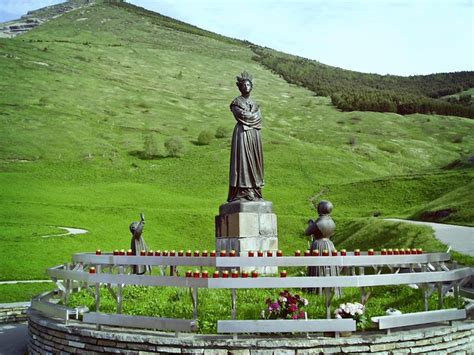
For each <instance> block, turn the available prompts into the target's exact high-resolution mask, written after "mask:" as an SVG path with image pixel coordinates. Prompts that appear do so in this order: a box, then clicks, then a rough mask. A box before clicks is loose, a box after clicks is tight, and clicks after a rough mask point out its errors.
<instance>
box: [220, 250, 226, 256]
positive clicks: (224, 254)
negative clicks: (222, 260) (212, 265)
mask: <svg viewBox="0 0 474 355" xmlns="http://www.w3.org/2000/svg"><path fill="white" fill-rule="evenodd" d="M219 256H227V251H226V250H224V249H222V250H221V251H220V252H219Z"/></svg>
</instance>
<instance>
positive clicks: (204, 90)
mask: <svg viewBox="0 0 474 355" xmlns="http://www.w3.org/2000/svg"><path fill="white" fill-rule="evenodd" d="M169 21H170V20H169V19H168V18H163V17H160V16H157V17H153V16H152V15H151V14H150V13H146V14H144V12H143V10H141V9H137V8H135V7H133V6H130V5H127V6H125V7H124V6H116V5H114V6H111V5H107V4H102V5H95V6H92V7H88V8H87V9H82V10H75V11H71V12H69V13H67V14H65V15H63V16H61V17H59V18H56V19H54V20H52V21H50V22H48V23H46V24H44V25H42V26H40V27H38V28H36V29H35V30H33V31H31V32H29V33H27V34H26V35H23V36H20V37H17V38H15V39H11V40H0V71H1V72H2V81H1V82H0V90H1V92H2V93H3V94H2V95H1V96H0V124H1V130H0V141H1V142H2V143H1V145H0V196H1V200H2V204H1V207H0V230H1V232H0V236H1V238H0V244H1V248H0V280H12V279H42V278H44V277H45V272H44V270H45V268H47V267H50V266H53V265H56V264H59V263H64V262H67V261H69V260H70V255H71V254H72V253H74V252H79V251H92V250H95V249H97V248H100V249H102V250H105V251H110V250H112V249H117V248H119V249H120V248H126V249H128V247H129V242H130V236H129V232H128V225H129V223H130V222H131V221H133V220H136V219H137V218H138V215H139V213H140V212H144V213H145V215H146V218H147V225H146V227H145V233H144V236H145V239H146V241H147V243H148V245H149V246H150V247H151V248H153V249H158V248H159V249H166V248H168V249H180V248H191V249H194V248H198V249H204V248H207V249H213V247H214V216H215V215H216V214H217V213H218V207H219V205H220V204H222V203H224V202H225V199H226V195H227V184H228V180H227V179H228V164H229V155H230V132H231V130H232V128H233V126H234V119H233V117H232V115H231V113H230V111H229V108H228V105H229V103H230V102H231V100H232V99H233V98H234V97H235V96H237V95H238V91H237V89H236V87H235V76H236V75H237V74H239V73H240V72H241V71H243V70H247V71H249V72H250V73H252V74H253V75H254V77H255V83H254V84H255V87H254V94H253V95H254V97H255V99H256V100H257V101H258V102H259V103H260V104H261V107H262V112H263V116H264V125H265V127H264V131H263V137H264V138H263V139H264V155H265V174H266V187H265V189H264V197H265V198H266V199H268V200H271V201H273V203H274V206H275V212H276V213H277V215H278V227H279V237H280V246H281V248H282V249H283V250H284V251H285V252H287V253H289V252H290V251H292V250H294V249H296V248H299V249H301V248H305V247H306V245H307V239H305V237H303V236H302V232H303V230H304V228H305V223H306V221H307V219H308V218H309V217H314V215H315V211H314V208H313V207H312V203H311V201H312V199H314V198H316V199H318V198H319V199H321V198H328V199H331V200H332V201H333V202H334V204H335V211H334V218H335V220H336V222H337V223H338V226H339V227H338V228H339V229H338V233H339V235H340V236H344V235H346V234H345V233H347V231H350V230H351V228H352V227H351V226H353V223H362V222H363V223H368V221H370V219H369V218H370V217H371V216H373V215H374V212H376V211H379V212H381V215H382V216H398V217H408V216H411V215H413V214H414V213H415V212H417V211H419V210H421V209H423V208H424V206H429V204H430V203H432V201H435V202H433V203H436V208H438V207H439V206H441V205H443V204H444V202H443V200H442V198H443V196H445V195H446V194H448V193H450V192H451V191H453V194H455V193H456V191H458V189H460V188H462V187H463V186H465V185H466V184H467V182H468V181H470V180H472V177H473V176H474V172H473V169H472V166H470V167H468V168H464V169H457V168H456V169H452V170H443V169H442V168H443V167H445V166H447V165H449V164H450V163H452V162H454V161H456V160H458V159H461V157H465V156H472V155H473V150H474V149H473V148H474V136H473V135H472V132H473V129H474V121H472V120H468V119H463V118H459V117H453V116H440V115H421V114H417V115H410V116H400V115H397V114H393V113H392V114H383V113H374V112H372V113H368V112H340V111H338V110H337V109H335V108H334V107H333V106H332V105H331V103H330V99H329V98H326V97H316V96H314V94H313V93H312V92H310V91H309V90H307V89H304V88H301V87H297V86H295V85H289V84H288V83H287V82H285V81H284V80H283V79H282V78H280V77H279V76H277V75H274V74H272V72H270V71H269V70H267V69H265V68H264V67H262V66H260V65H259V64H258V63H257V62H255V61H253V60H252V56H253V53H252V51H251V50H250V49H249V48H248V47H246V46H245V45H244V44H242V43H240V42H237V41H232V40H229V39H222V38H220V36H215V35H212V36H208V35H206V33H205V32H201V33H197V32H196V30H195V28H194V29H193V27H190V28H189V29H188V30H183V26H184V27H185V25H184V24H182V23H179V26H177V25H176V26H174V27H173V26H170V24H169ZM219 127H224V128H225V129H227V131H228V132H229V133H228V136H227V137H226V138H220V139H218V138H215V139H213V140H212V141H211V143H210V144H209V145H198V144H196V141H197V137H198V135H199V134H200V133H201V132H202V131H204V130H210V131H212V132H215V131H216V130H217V128H219ZM172 137H180V139H181V140H182V141H183V142H184V146H185V149H186V151H185V153H184V156H183V157H181V158H172V157H167V156H166V149H165V148H164V143H165V142H166V141H167V140H168V139H170V138H172ZM458 137H462V138H461V139H459V138H458ZM150 141H152V142H154V144H156V146H157V151H158V152H159V154H156V158H157V159H148V160H147V159H141V158H140V157H143V156H144V154H141V153H142V152H143V151H144V149H145V142H150ZM452 196H455V195H452ZM462 198H463V199H464V200H463V202H462V203H460V204H459V206H457V208H458V210H459V212H458V214H457V216H458V217H457V219H455V220H453V222H456V223H463V224H469V223H472V218H471V217H472V211H473V210H474V206H473V198H472V197H469V196H462ZM457 201H458V200H457V199H456V198H454V199H451V200H449V203H450V204H454V205H457V203H458V202H457ZM361 221H362V222H361ZM364 221H365V222H364ZM448 221H449V220H448ZM56 226H68V227H69V226H70V227H79V228H85V229H87V230H89V231H90V233H88V234H85V235H80V236H76V237H52V238H42V236H43V235H47V234H52V233H56V234H60V233H62V231H61V230H59V229H57V228H56ZM407 228H409V229H410V228H412V229H413V230H414V231H415V232H416V230H417V228H419V227H416V226H410V227H407ZM369 232H370V233H373V230H369ZM369 232H367V233H369ZM377 233H383V232H380V231H379V232H377ZM400 233H404V230H400ZM399 237H400V238H398V239H396V241H394V244H397V245H394V246H396V247H403V246H411V244H413V243H414V244H416V241H413V240H412V239H406V238H404V237H403V238H402V237H401V236H399ZM427 238H433V237H432V236H431V235H430V236H428V237H427ZM371 241H372V243H373V244H372V245H367V243H364V242H363V240H362V239H360V238H355V239H354V240H353V243H350V245H349V244H347V245H345V246H346V247H348V248H356V247H361V248H363V249H366V248H368V247H371V246H372V247H375V248H377V247H379V245H381V243H379V242H378V239H377V234H372V235H371ZM387 243H388V242H384V243H383V245H384V246H385V245H386V244H387ZM400 243H402V244H410V245H400ZM433 245H434V246H433V248H438V249H442V248H443V246H439V245H436V246H435V244H433ZM0 293H2V291H1V288H0Z"/></svg>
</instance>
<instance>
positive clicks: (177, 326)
mask: <svg viewBox="0 0 474 355" xmlns="http://www.w3.org/2000/svg"><path fill="white" fill-rule="evenodd" d="M83 322H84V323H94V324H101V325H112V326H120V327H127V328H142V329H158V330H174V331H178V332H191V331H194V330H196V328H197V326H196V321H195V320H191V319H189V320H188V319H175V318H157V317H146V316H130V315H124V314H108V313H99V312H90V313H84V315H83Z"/></svg>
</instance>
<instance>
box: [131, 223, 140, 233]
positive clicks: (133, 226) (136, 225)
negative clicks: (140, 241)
mask: <svg viewBox="0 0 474 355" xmlns="http://www.w3.org/2000/svg"><path fill="white" fill-rule="evenodd" d="M138 224H139V223H138V222H132V223H131V224H130V227H129V228H130V232H131V233H132V234H135V231H136V230H137V228H138Z"/></svg>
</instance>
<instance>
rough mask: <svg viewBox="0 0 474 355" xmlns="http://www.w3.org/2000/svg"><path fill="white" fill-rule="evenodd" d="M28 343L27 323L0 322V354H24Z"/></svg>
mask: <svg viewBox="0 0 474 355" xmlns="http://www.w3.org/2000/svg"><path fill="white" fill-rule="evenodd" d="M27 343H28V323H27V322H21V323H6V324H0V354H1V355H17V354H21V355H23V354H26V353H27V346H26V344H27Z"/></svg>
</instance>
